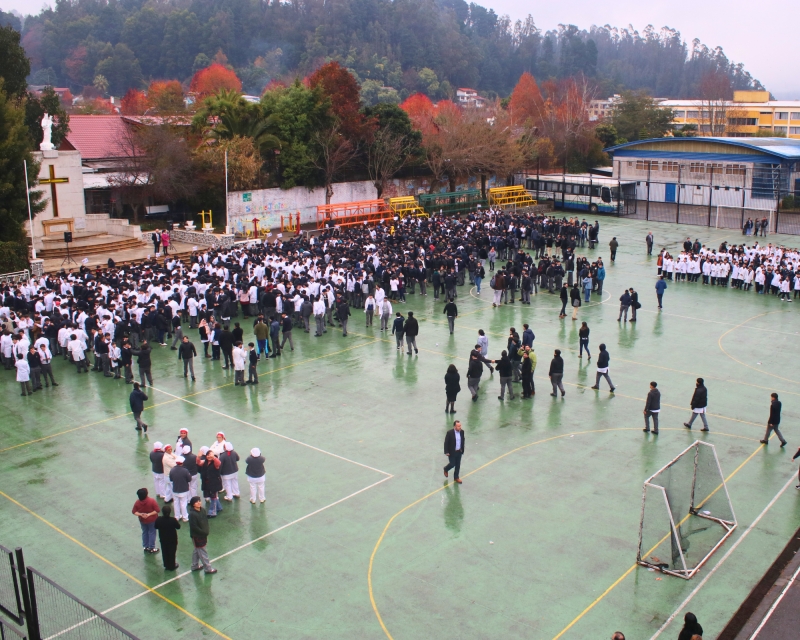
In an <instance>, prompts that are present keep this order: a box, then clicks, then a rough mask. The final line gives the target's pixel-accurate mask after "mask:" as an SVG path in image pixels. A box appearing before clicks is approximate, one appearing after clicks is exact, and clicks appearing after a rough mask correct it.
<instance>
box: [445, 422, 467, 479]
mask: <svg viewBox="0 0 800 640" xmlns="http://www.w3.org/2000/svg"><path fill="white" fill-rule="evenodd" d="M466 439H467V437H466V435H465V434H464V431H463V430H462V429H461V423H460V422H459V421H458V420H456V421H455V422H453V428H452V429H450V431H448V432H447V434H446V435H445V437H444V455H446V456H447V457H448V458H449V460H448V462H447V465H446V466H445V467H444V477H445V478H447V477H448V475H447V472H448V471H450V469H454V470H455V471H454V472H453V478H454V479H455V481H456V482H457V483H458V484H461V478H459V477H458V474H459V472H460V470H461V456H463V455H464V445H465V444H466Z"/></svg>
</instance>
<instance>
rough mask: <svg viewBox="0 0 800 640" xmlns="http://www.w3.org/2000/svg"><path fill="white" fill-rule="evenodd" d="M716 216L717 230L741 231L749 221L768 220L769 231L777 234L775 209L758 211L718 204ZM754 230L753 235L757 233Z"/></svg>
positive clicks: (715, 226) (751, 208)
mask: <svg viewBox="0 0 800 640" xmlns="http://www.w3.org/2000/svg"><path fill="white" fill-rule="evenodd" d="M716 209H717V212H716V214H717V215H716V216H715V218H714V228H715V229H739V230H740V231H741V229H742V227H743V226H744V223H745V222H747V220H748V219H750V220H752V221H753V222H755V221H756V220H758V221H759V222H760V221H761V220H763V219H764V218H766V219H767V220H768V221H769V224H768V226H767V231H768V232H769V233H775V211H774V209H757V208H755V207H737V206H735V205H728V204H718V205H716ZM756 231H757V230H756V229H753V235H755V233H756Z"/></svg>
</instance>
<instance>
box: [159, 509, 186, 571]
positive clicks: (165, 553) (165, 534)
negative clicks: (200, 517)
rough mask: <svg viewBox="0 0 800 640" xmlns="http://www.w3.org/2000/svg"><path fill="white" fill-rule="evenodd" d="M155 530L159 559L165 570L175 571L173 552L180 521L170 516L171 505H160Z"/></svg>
mask: <svg viewBox="0 0 800 640" xmlns="http://www.w3.org/2000/svg"><path fill="white" fill-rule="evenodd" d="M155 527H156V531H158V540H159V542H160V543H161V560H162V561H163V562H164V568H165V569H166V570H167V571H175V569H177V568H178V566H179V565H178V563H177V562H175V553H176V552H177V551H178V529H180V528H181V523H180V522H178V520H177V519H176V518H173V517H172V507H171V506H170V505H168V504H165V505H164V506H163V507H161V515H160V516H158V518H156V522H155Z"/></svg>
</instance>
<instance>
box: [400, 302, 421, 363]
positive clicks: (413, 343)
mask: <svg viewBox="0 0 800 640" xmlns="http://www.w3.org/2000/svg"><path fill="white" fill-rule="evenodd" d="M403 331H405V334H406V346H407V347H408V355H411V347H414V353H415V354H417V355H419V349H417V335H418V334H419V322H417V319H416V318H415V317H414V312H413V311H409V312H408V320H406V324H405V326H404V327H403Z"/></svg>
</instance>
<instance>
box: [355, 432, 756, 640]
mask: <svg viewBox="0 0 800 640" xmlns="http://www.w3.org/2000/svg"><path fill="white" fill-rule="evenodd" d="M638 430H639V429H638V427H614V428H609V429H592V430H589V431H576V432H573V433H563V434H561V435H557V436H551V437H549V438H545V439H544V440H537V441H535V442H529V443H528V444H524V445H522V446H519V447H517V448H515V449H512V450H511V451H507V452H506V453H504V454H502V455H499V456H497V457H496V458H494V459H493V460H489V461H488V462H485V463H484V464H482V465H481V466H479V467H478V468H477V469H474V470H472V471H470V472H469V473H466V474H464V475H463V476H462V477H463V478H466V477H468V476H471V475H473V474H475V473H478V471H481V470H483V469H485V468H486V467H488V466H490V465H492V464H494V463H495V462H498V461H499V460H502V459H503V458H506V457H508V456H510V455H511V454H513V453H516V452H517V451H521V450H522V449H527V448H528V447H533V446H535V445H537V444H545V443H547V442H551V441H553V440H560V439H562V438H568V437H571V436H579V435H585V434H590V433H607V432H610V431H638ZM663 430H664V431H681V429H678V428H673V427H665V428H664V429H663ZM714 433H715V435H721V436H727V437H733V438H741V437H742V436H735V435H732V434H729V433H723V432H721V431H716V432H714ZM748 439H749V438H748ZM762 446H763V445H760V446H759V448H758V449H756V451H755V452H754V453H752V454H751V455H750V456H749V457H748V458H747V460H745V461H744V462H743V463H742V464H740V465H739V466H738V467H737V468H736V470H735V471H734V472H733V473H732V474H731V475H730V476H728V480H729V479H730V478H732V477H733V476H734V475H736V473H738V471H739V470H740V469H741V468H742V467H743V466H744V465H745V464H746V463H747V462H749V461H750V460H751V458H752V457H753V456H754V455H755V453H757V452H758V451H759V450H760V449H761V447H762ZM726 482H727V480H726ZM449 486H453V483H452V482H447V483H445V484H443V485H442V486H441V487H439V488H438V489H434V490H433V491H431V492H430V493H428V494H427V495H424V496H422V497H421V498H419V499H417V500H415V501H414V502H412V503H411V504H409V505H407V506H405V507H403V508H402V509H400V511H398V512H397V513H395V514H394V515H393V516H392V517H391V518H389V521H388V522H387V523H386V526H385V527H384V528H383V531H382V532H381V535H380V537H379V538H378V541H377V542H376V543H375V547H374V548H373V549H372V554H371V555H370V557H369V568H368V570H367V585H368V588H369V600H370V603H371V604H372V610H373V612H374V613H375V617H376V618H377V619H378V623H379V624H380V625H381V629H383V632H384V633H385V634H386V637H387V638H389V640H394V638H393V637H392V634H391V633H390V632H389V629H388V628H387V627H386V624H385V623H384V621H383V617H382V616H381V612H380V610H379V609H378V604H377V603H376V602H375V594H374V590H373V586H372V568H373V565H374V563H375V556H376V555H377V554H378V549H379V548H380V546H381V544H382V543H383V540H384V538H385V537H386V533H387V532H388V531H389V528H390V527H391V526H392V523H393V522H394V521H395V520H396V519H397V518H398V517H400V516H401V515H402V514H403V513H405V512H406V511H408V510H409V509H412V508H413V507H415V506H416V505H418V504H419V503H421V502H424V501H425V500H427V499H428V498H430V497H431V496H433V495H436V494H437V493H439V492H440V491H443V490H444V489H445V488H446V487H449ZM636 566H637V565H635V564H634V565H633V566H632V567H631V568H630V569H628V570H627V571H626V572H625V573H624V574H623V575H622V576H621V577H620V578H618V579H617V580H616V582H614V584H612V585H611V587H609V588H608V589H606V590H605V591H604V592H603V594H602V595H601V596H600V597H599V598H598V599H596V600H595V601H594V602H593V603H592V604H591V605H590V606H589V607H587V608H586V609H585V610H584V611H583V612H582V613H581V615H580V616H578V618H576V619H575V620H573V621H572V622H571V623H570V624H569V626H568V627H567V628H566V629H564V630H563V631H562V632H561V633H559V634H558V636H556V638H559V637H561V636H562V635H563V634H564V633H565V632H566V631H567V630H568V629H569V628H570V627H572V626H573V625H574V624H575V623H576V622H577V621H578V620H580V618H582V617H583V616H584V615H585V614H586V613H588V611H589V610H590V609H591V608H592V607H594V606H595V605H596V604H597V603H598V602H600V600H602V599H603V598H604V597H605V596H606V595H607V594H608V593H610V592H611V591H612V590H613V589H614V587H616V586H617V585H618V584H619V583H620V582H622V580H624V579H625V577H627V576H628V575H629V574H630V573H631V572H632V571H633V570H634V569H635V568H636ZM556 638H554V639H553V640H556Z"/></svg>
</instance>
